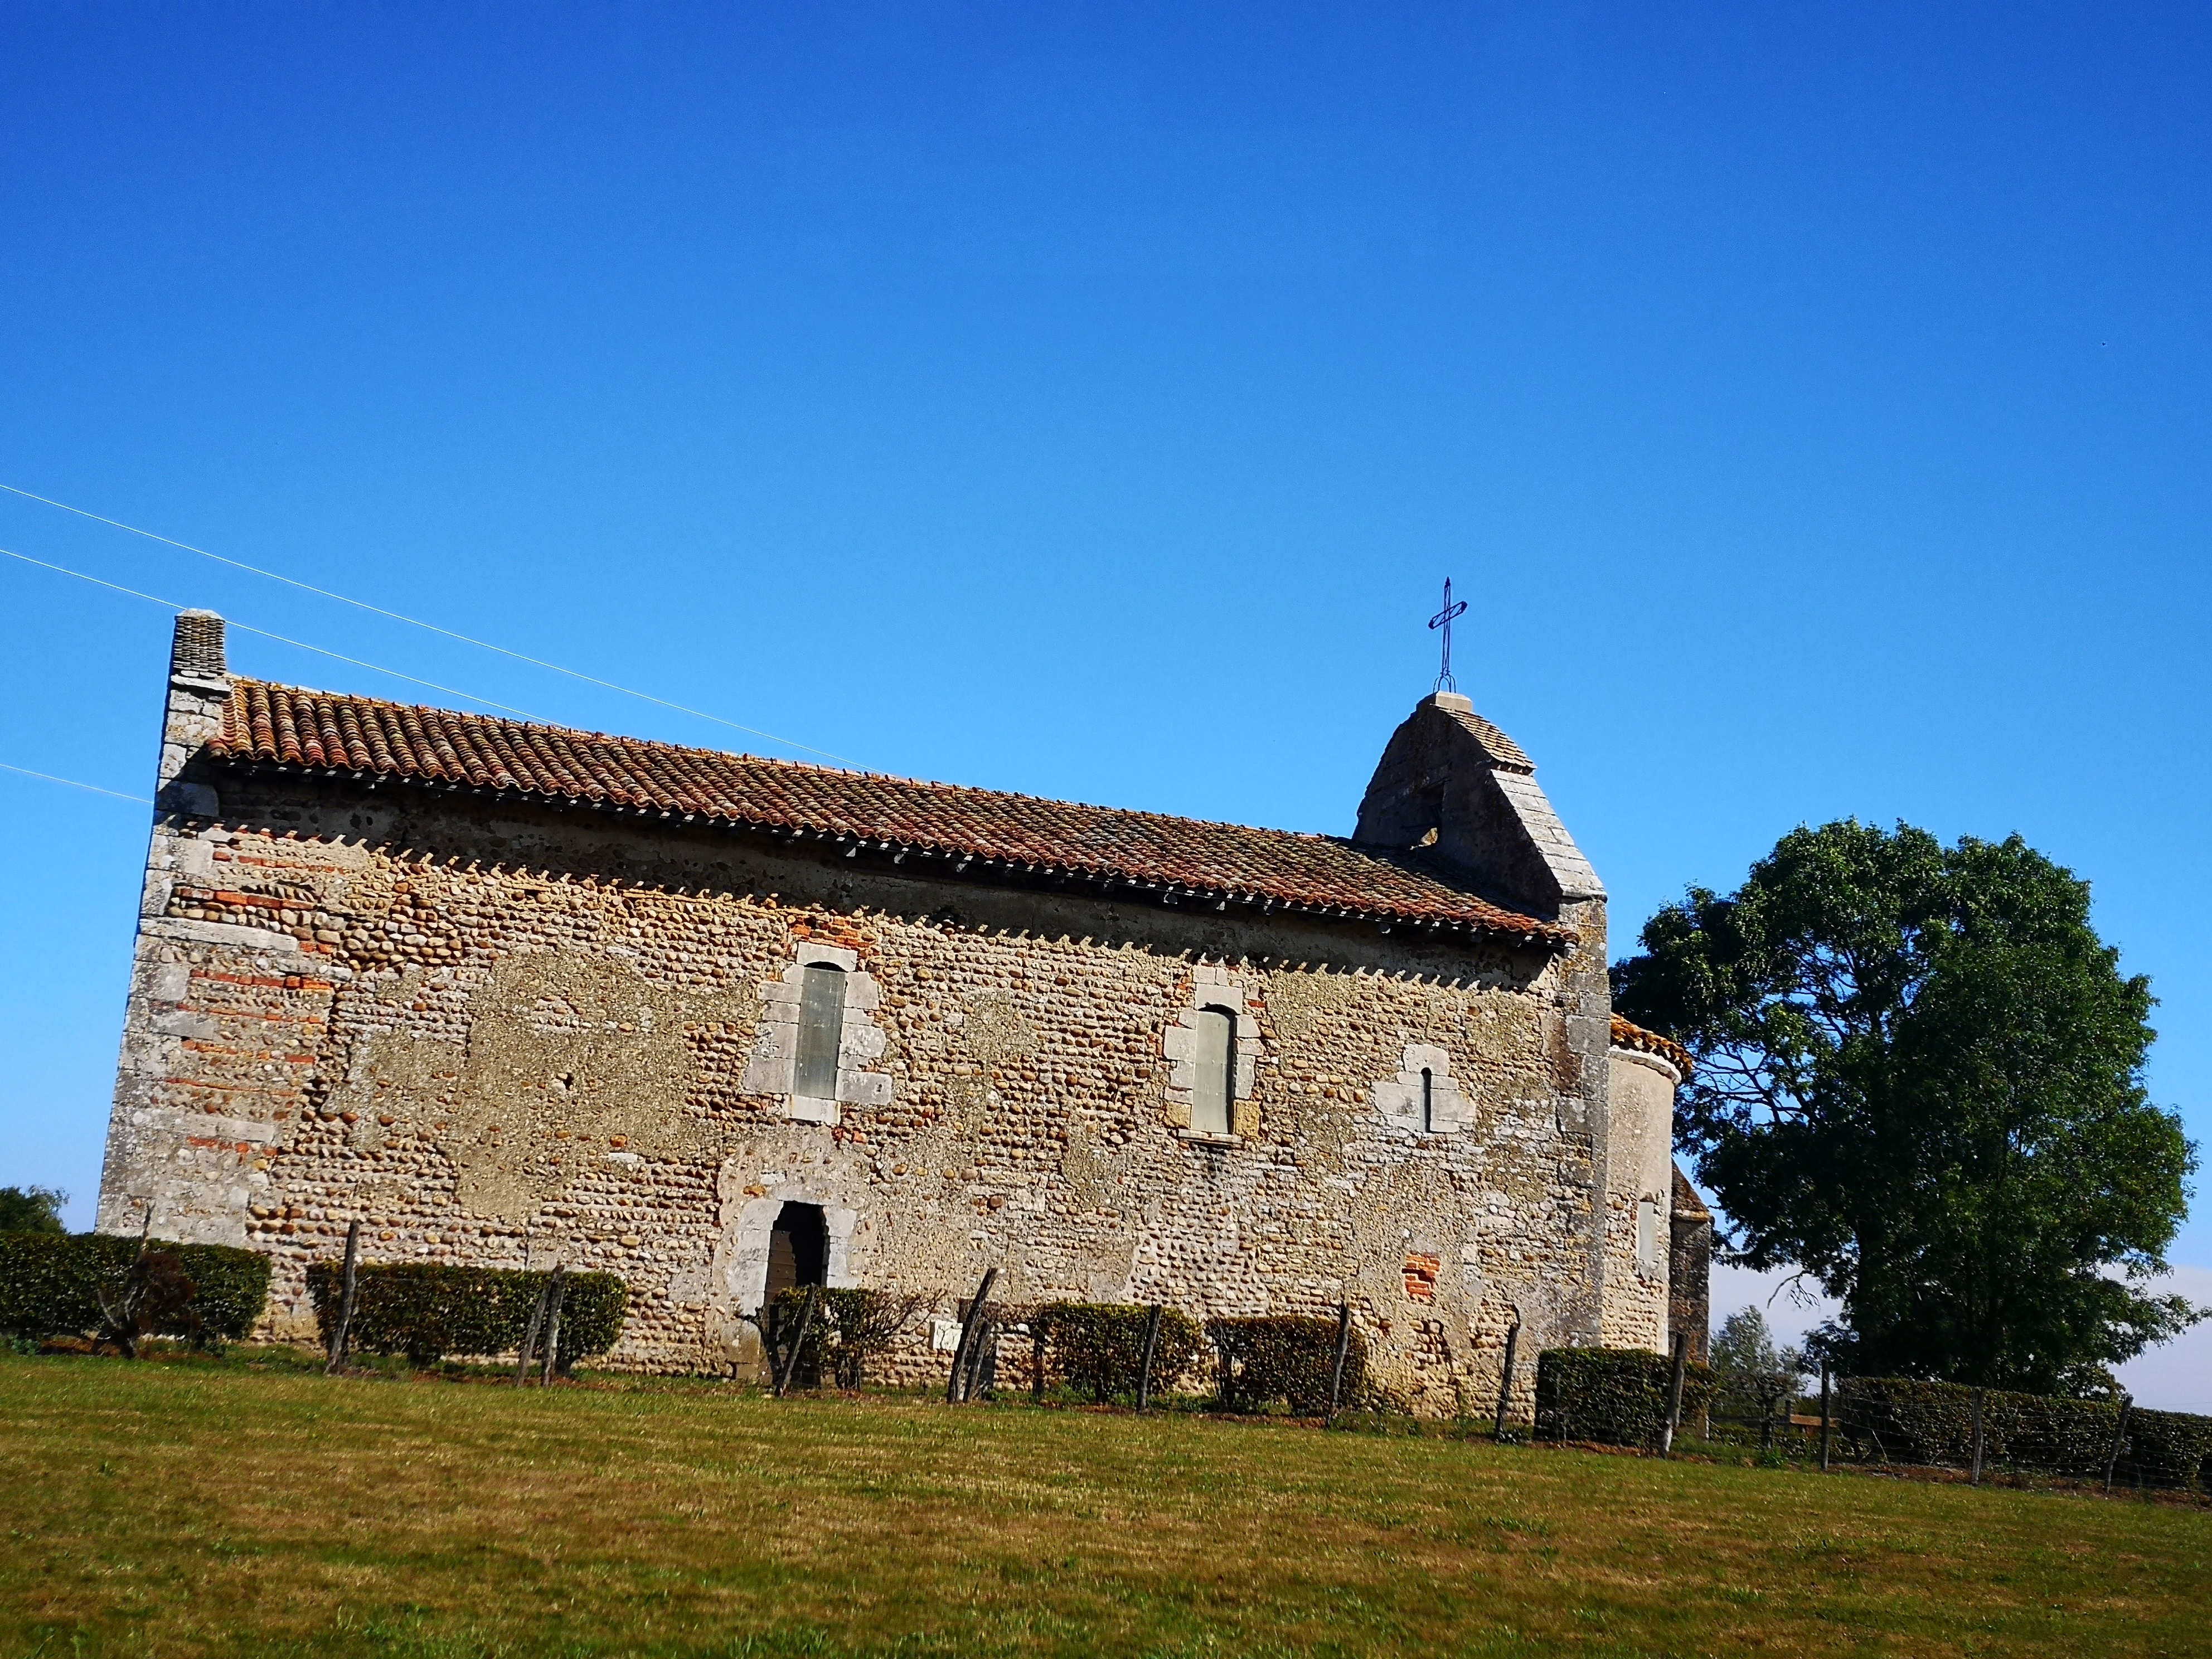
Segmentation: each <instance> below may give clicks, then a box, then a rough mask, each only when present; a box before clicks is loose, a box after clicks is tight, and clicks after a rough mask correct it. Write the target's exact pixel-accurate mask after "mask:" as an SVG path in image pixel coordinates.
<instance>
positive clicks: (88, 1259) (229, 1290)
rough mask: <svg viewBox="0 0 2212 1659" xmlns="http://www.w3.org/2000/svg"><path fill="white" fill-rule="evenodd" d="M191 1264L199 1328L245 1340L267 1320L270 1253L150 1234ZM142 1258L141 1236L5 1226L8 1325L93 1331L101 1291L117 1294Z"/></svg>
mask: <svg viewBox="0 0 2212 1659" xmlns="http://www.w3.org/2000/svg"><path fill="white" fill-rule="evenodd" d="M148 1248H149V1249H157V1250H161V1251H166V1252H167V1253H169V1254H170V1255H174V1256H176V1257H177V1258H178V1260H179V1261H181V1262H182V1263H183V1264H184V1269H185V1273H187V1274H188V1275H189V1276H190V1277H191V1281H192V1284H193V1286H194V1288H195V1290H196V1291H197V1296H196V1297H195V1299H194V1302H193V1304H192V1305H193V1310H194V1311H195V1312H197V1315H198V1316H199V1323H200V1330H199V1331H198V1332H197V1333H194V1332H192V1331H191V1330H189V1329H188V1328H179V1330H177V1331H175V1332H173V1333H167V1334H176V1335H191V1334H197V1335H200V1336H201V1337H202V1339H203V1340H205V1339H207V1338H215V1339H217V1340H225V1341H232V1342H235V1341H239V1340H242V1339H244V1338H245V1336H246V1334H248V1333H249V1332H251V1331H252V1329H253V1328H254V1326H255V1325H257V1324H258V1323H259V1322H260V1320H261V1310H262V1306H263V1304H264V1303H266V1302H267V1301H268V1299H269V1258H268V1257H267V1256H265V1255H262V1254H261V1253H260V1252H259V1251H258V1250H241V1249H234V1248H233V1247H231V1246H230V1245H228V1244H172V1243H167V1242H165V1241H163V1240H160V1239H152V1240H149V1241H148ZM137 1258H138V1241H137V1239H135V1238H129V1237H124V1236H122V1235H120V1234H116V1233H0V1331H7V1332H9V1333H11V1334H15V1335H17V1336H25V1337H33V1338H43V1337H49V1336H92V1335H94V1334H97V1333H98V1332H99V1331H100V1323H101V1320H100V1292H101V1291H106V1292H107V1294H108V1295H109V1296H110V1297H112V1296H114V1295H115V1294H116V1293H117V1292H118V1291H119V1290H120V1289H121V1288H122V1286H123V1282H124V1280H125V1278H126V1277H127V1276H128V1275H129V1273H130V1272H131V1263H132V1262H133V1261H137Z"/></svg>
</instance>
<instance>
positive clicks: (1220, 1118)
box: [1190, 1008, 1237, 1135]
mask: <svg viewBox="0 0 2212 1659" xmlns="http://www.w3.org/2000/svg"><path fill="white" fill-rule="evenodd" d="M1236 1086H1237V1016H1236V1015H1234V1014H1232V1013H1231V1012H1229V1010H1227V1009H1226V1008H1201V1009H1200V1010H1199V1011H1198V1080H1197V1085H1196V1086H1195V1087H1194V1089H1193V1090H1192V1091H1191V1097H1190V1127H1192V1128H1194V1129H1203V1130H1205V1131H1206V1132H1207V1133H1211V1134H1217V1135H1225V1134H1227V1133H1229V1121H1230V1118H1229V1108H1230V1097H1231V1095H1232V1094H1233V1093H1234V1091H1235V1090H1236Z"/></svg>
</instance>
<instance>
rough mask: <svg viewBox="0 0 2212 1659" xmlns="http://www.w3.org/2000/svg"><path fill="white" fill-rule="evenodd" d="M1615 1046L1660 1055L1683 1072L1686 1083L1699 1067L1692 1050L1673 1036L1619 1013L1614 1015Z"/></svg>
mask: <svg viewBox="0 0 2212 1659" xmlns="http://www.w3.org/2000/svg"><path fill="white" fill-rule="evenodd" d="M1613 1047H1614V1048H1633V1049H1635V1050H1636V1051H1638V1053H1640V1054H1656V1055H1658V1056H1659V1058H1660V1059H1662V1060H1665V1061H1666V1062H1667V1063H1668V1065H1669V1066H1673V1067H1674V1069H1675V1070H1676V1071H1678V1072H1680V1073H1681V1074H1682V1080H1683V1081H1684V1082H1685V1083H1686V1082H1688V1081H1689V1079H1690V1073H1692V1072H1694V1071H1696V1070H1697V1069H1698V1063H1697V1061H1695V1060H1692V1059H1691V1058H1690V1051H1689V1050H1688V1049H1687V1048H1684V1047H1683V1046H1682V1045H1681V1044H1680V1043H1679V1042H1675V1041H1674V1039H1673V1038H1672V1037H1662V1036H1660V1035H1659V1033H1658V1032H1656V1031H1647V1030H1644V1028H1643V1027H1642V1026H1641V1025H1638V1024H1634V1023H1633V1022H1632V1021H1629V1020H1626V1019H1623V1018H1621V1017H1620V1015H1619V1014H1615V1015H1614V1016H1613Z"/></svg>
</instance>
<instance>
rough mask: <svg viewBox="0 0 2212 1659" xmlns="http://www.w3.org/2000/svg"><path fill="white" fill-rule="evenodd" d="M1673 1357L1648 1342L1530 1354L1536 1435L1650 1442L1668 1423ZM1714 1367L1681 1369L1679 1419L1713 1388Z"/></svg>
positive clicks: (1700, 1405) (1701, 1404)
mask: <svg viewBox="0 0 2212 1659" xmlns="http://www.w3.org/2000/svg"><path fill="white" fill-rule="evenodd" d="M1673 1383H1674V1361H1673V1360H1672V1359H1671V1358H1668V1356H1667V1355H1665V1354H1662V1353H1653V1352H1650V1350H1649V1349H1646V1348H1547V1349H1545V1350H1544V1352H1542V1353H1541V1354H1540V1355H1538V1356H1537V1358H1536V1437H1537V1438H1538V1439H1539V1440H1588V1441H1595V1442H1596V1443H1599V1444H1601V1445H1607V1446H1656V1445H1657V1444H1658V1443H1659V1440H1660V1437H1661V1436H1662V1434H1663V1433H1664V1432H1665V1431H1666V1427H1667V1392H1668V1389H1669V1388H1671V1387H1672V1386H1673ZM1712 1386H1713V1379H1712V1372H1711V1370H1709V1369H1708V1368H1707V1367H1705V1366H1704V1365H1689V1366H1686V1367H1685V1368H1684V1370H1683V1373H1682V1420H1683V1421H1684V1422H1688V1421H1690V1420H1691V1419H1693V1418H1695V1417H1696V1416H1697V1415H1698V1414H1699V1413H1700V1412H1702V1411H1703V1410H1704V1409H1705V1404H1706V1401H1708V1400H1709V1399H1710V1398H1711V1394H1712Z"/></svg>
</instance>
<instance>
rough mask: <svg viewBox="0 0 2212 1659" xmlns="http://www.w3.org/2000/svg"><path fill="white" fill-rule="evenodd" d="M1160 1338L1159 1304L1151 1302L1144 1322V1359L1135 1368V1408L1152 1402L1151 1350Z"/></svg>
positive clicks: (1144, 1406) (1140, 1408) (1141, 1409)
mask: <svg viewBox="0 0 2212 1659" xmlns="http://www.w3.org/2000/svg"><path fill="white" fill-rule="evenodd" d="M1159 1340H1160V1304H1158V1303H1157V1302H1155V1303H1153V1304H1152V1317H1151V1318H1150V1319H1148V1320H1146V1322H1145V1360H1144V1364H1141V1365H1139V1366H1138V1368H1137V1409H1138V1410H1139V1411H1143V1410H1144V1409H1145V1408H1146V1407H1148V1406H1150V1405H1151V1404H1152V1350H1153V1349H1154V1348H1155V1347H1157V1346H1158V1345H1159Z"/></svg>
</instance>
